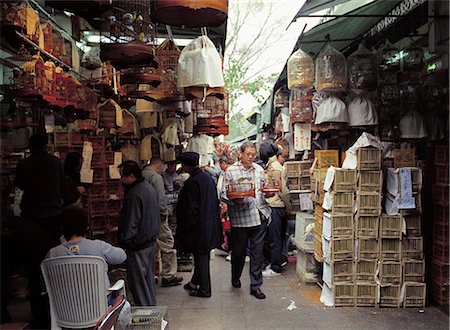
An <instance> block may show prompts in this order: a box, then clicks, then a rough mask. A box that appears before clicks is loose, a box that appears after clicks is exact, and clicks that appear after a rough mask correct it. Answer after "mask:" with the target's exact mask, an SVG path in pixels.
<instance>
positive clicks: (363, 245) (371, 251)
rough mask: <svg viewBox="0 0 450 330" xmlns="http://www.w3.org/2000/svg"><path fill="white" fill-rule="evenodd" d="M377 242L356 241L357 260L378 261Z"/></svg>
mask: <svg viewBox="0 0 450 330" xmlns="http://www.w3.org/2000/svg"><path fill="white" fill-rule="evenodd" d="M378 257H379V251H378V241H377V240H376V239H373V238H360V239H358V259H369V260H370V259H378Z"/></svg>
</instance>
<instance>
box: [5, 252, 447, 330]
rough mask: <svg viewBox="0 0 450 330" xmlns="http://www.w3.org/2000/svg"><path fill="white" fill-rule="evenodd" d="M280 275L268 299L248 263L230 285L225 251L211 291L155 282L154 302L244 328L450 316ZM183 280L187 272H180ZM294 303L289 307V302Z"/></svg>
mask: <svg viewBox="0 0 450 330" xmlns="http://www.w3.org/2000/svg"><path fill="white" fill-rule="evenodd" d="M284 269H285V270H284V272H283V274H282V275H281V276H277V277H272V278H265V279H264V284H263V286H262V288H261V289H262V291H263V292H264V293H265V294H266V296H267V299H265V300H258V299H256V298H255V297H253V296H251V295H250V289H249V276H248V264H246V266H245V269H244V272H243V276H242V278H241V281H242V288H240V289H235V288H233V287H232V286H231V282H230V281H231V280H230V273H231V265H230V263H229V262H227V261H225V257H223V256H216V257H215V259H214V260H212V261H211V280H212V287H213V288H212V297H211V298H197V297H190V296H189V294H188V292H187V291H186V290H184V289H183V287H182V286H176V287H168V288H166V287H165V288H163V287H160V285H158V287H157V302H158V305H165V306H168V320H169V328H170V329H171V330H174V329H180V330H183V329H192V330H194V329H196V330H200V329H208V330H216V329H217V330H220V329H223V330H233V329H236V330H238V329H239V330H243V329H258V330H259V329H270V330H275V329H327V330H328V329H350V328H351V329H370V328H372V329H397V330H398V329H449V317H448V316H447V315H446V314H444V313H442V312H441V311H439V310H438V309H436V308H434V307H427V308H425V309H424V311H419V309H416V308H411V309H403V308H399V309H397V308H353V307H348V308H344V307H336V308H334V307H325V306H324V305H322V304H321V303H320V301H319V297H320V288H319V287H318V286H317V285H311V284H302V283H300V282H299V281H298V280H297V276H296V274H295V264H288V265H286V266H285V267H284ZM179 275H181V276H183V277H184V279H185V280H184V281H183V284H184V283H186V282H187V281H188V280H189V279H190V276H191V274H190V273H179ZM290 305H291V306H295V307H296V308H294V309H292V310H288V306H290ZM8 309H9V311H10V313H11V316H12V318H13V322H12V323H7V324H2V325H1V326H0V329H2V330H3V329H5V330H6V329H8V330H10V329H11V330H12V329H22V328H24V327H25V326H26V324H27V322H28V321H29V320H30V312H29V307H28V304H27V301H26V299H25V294H24V292H21V294H20V295H18V296H16V297H15V298H14V299H13V300H12V301H11V302H10V303H9V307H8Z"/></svg>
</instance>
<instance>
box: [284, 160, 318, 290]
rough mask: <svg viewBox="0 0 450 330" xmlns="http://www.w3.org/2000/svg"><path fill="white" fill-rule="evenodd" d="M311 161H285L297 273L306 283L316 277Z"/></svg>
mask: <svg viewBox="0 0 450 330" xmlns="http://www.w3.org/2000/svg"><path fill="white" fill-rule="evenodd" d="M311 165H312V161H288V162H285V163H284V169H285V177H286V186H287V188H288V190H289V198H290V201H291V212H293V213H295V219H296V220H295V235H294V237H293V238H292V240H291V241H292V243H293V244H294V245H295V246H296V247H297V265H296V273H297V276H298V277H299V278H300V280H301V281H302V282H304V283H310V282H316V281H317V265H316V261H315V260H314V220H313V215H312V214H311V213H312V211H313V204H312V201H311V190H310V188H311V184H310V175H309V171H310V167H311Z"/></svg>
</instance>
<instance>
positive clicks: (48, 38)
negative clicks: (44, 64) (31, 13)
mask: <svg viewBox="0 0 450 330" xmlns="http://www.w3.org/2000/svg"><path fill="white" fill-rule="evenodd" d="M41 28H42V32H43V33H44V50H45V51H46V52H48V53H50V54H52V53H53V27H52V25H51V24H50V22H48V21H43V22H42V24H41Z"/></svg>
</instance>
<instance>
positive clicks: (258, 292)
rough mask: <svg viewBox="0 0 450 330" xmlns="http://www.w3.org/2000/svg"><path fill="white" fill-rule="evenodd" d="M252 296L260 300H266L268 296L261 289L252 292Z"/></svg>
mask: <svg viewBox="0 0 450 330" xmlns="http://www.w3.org/2000/svg"><path fill="white" fill-rule="evenodd" d="M250 294H251V295H252V296H255V298H258V299H266V295H265V294H264V293H263V292H262V291H261V289H257V290H250Z"/></svg>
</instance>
